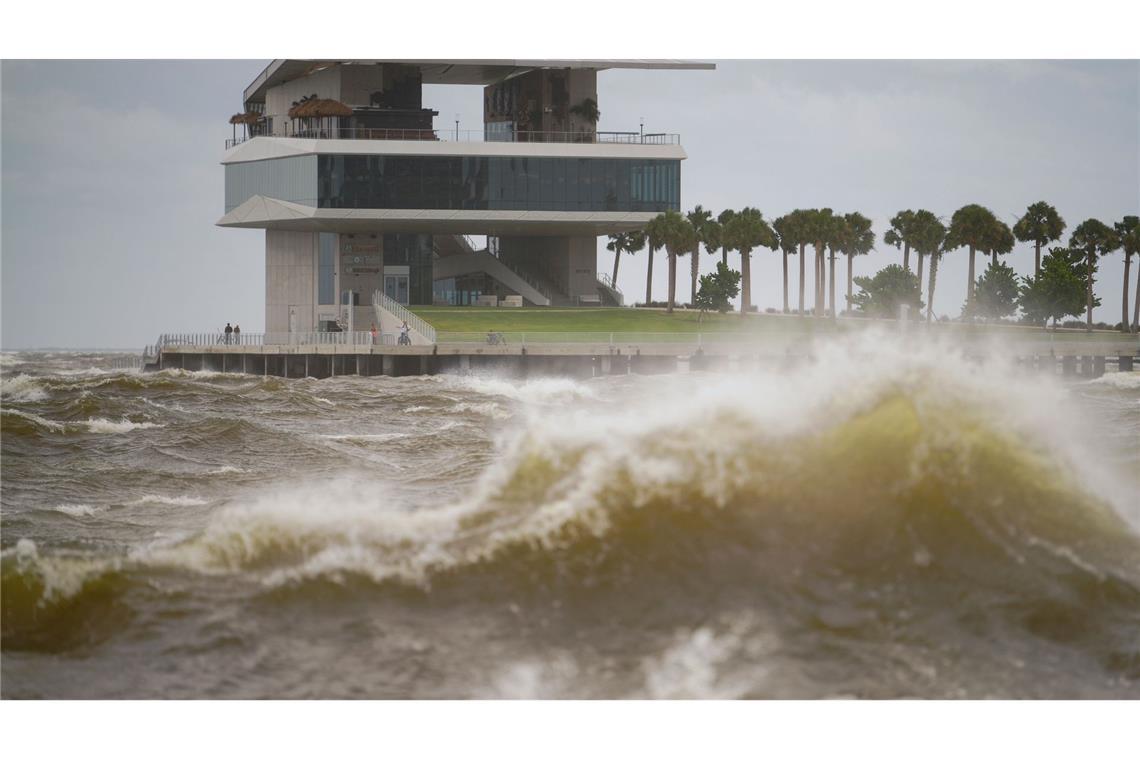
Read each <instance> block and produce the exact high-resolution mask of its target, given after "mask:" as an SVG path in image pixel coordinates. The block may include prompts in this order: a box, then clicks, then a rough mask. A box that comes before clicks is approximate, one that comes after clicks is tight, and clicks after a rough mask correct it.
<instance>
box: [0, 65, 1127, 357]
mask: <svg viewBox="0 0 1140 760" xmlns="http://www.w3.org/2000/svg"><path fill="white" fill-rule="evenodd" d="M266 63H267V61H262V60H257V61H236V62H223V61H217V62H214V61H206V62H196V61H157V62H156V61H150V62H148V61H130V62H113V61H112V62H104V61H100V62H83V61H68V62H24V61H4V62H3V64H2V68H0V88H2V104H0V105H2V115H0V142H2V156H0V160H2V168H0V173H2V187H0V192H2V209H0V211H2V219H0V225H2V239H0V252H2V256H0V258H2V260H0V267H2V268H0V279H2V298H3V304H2V320H3V325H2V337H0V345H2V346H3V347H4V348H7V349H13V348H23V347H31V346H58V347H132V348H133V347H139V346H142V345H143V344H145V343H148V342H153V341H154V339H155V338H156V337H157V335H158V334H159V333H161V332H173V331H179V330H187V331H188V330H194V331H207V330H214V329H218V328H220V327H221V326H222V325H224V324H225V323H226V322H227V321H230V322H236V323H240V324H241V326H242V328H243V330H245V331H246V332H258V331H260V330H261V329H262V327H263V320H264V243H263V236H264V233H263V232H262V231H261V230H224V229H221V228H218V227H215V226H214V222H215V221H217V219H218V218H219V217H220V216H221V215H222V212H223V208H222V204H223V170H222V167H221V165H220V164H219V160H220V159H221V155H222V151H223V147H224V146H223V143H224V140H225V138H227V137H229V136H230V130H231V127H230V126H229V124H228V119H229V116H230V114H232V113H235V112H236V111H238V110H240V108H241V92H242V89H243V88H244V87H245V86H246V84H248V83H249V82H250V81H251V80H252V79H253V77H254V76H256V75H257V73H258V72H260V71H261V69H262V68H263V67H264V66H265V64H266ZM598 85H599V86H598V89H599V96H598V100H599V108H600V110H601V113H602V117H601V121H600V122H599V129H603V130H616V131H635V130H637V128H638V122H639V119H640V118H642V117H643V118H644V120H645V129H646V131H647V132H679V133H680V134H681V141H682V145H683V147H684V148H685V151H686V152H687V153H688V156H689V158H688V160H687V161H685V162H684V164H683V165H682V175H681V176H682V186H681V199H682V206H683V207H684V209H686V210H687V209H689V208H691V207H692V206H693V205H695V204H698V203H699V204H701V205H703V206H704V207H705V208H708V209H712V210H713V211H714V212H719V211H720V210H721V209H723V208H726V207H731V208H740V207H742V206H754V207H756V208H759V209H760V210H761V211H763V212H764V214H765V216H766V217H767V218H769V219H773V218H775V217H777V216H779V215H781V214H783V213H786V212H787V211H790V210H791V209H794V208H797V207H821V206H828V207H831V208H833V209H835V210H836V211H839V212H847V211H860V212H862V213H864V214H866V215H867V216H869V217H870V218H871V219H872V220H873V221H874V223H875V226H874V229H875V232H876V235H877V236H878V238H879V242H878V243H877V251H876V252H875V253H873V254H872V255H871V256H868V257H863V258H861V259H857V265H856V274H857V275H858V274H870V273H872V272H874V271H875V270H877V269H879V268H881V267H883V266H885V265H886V264H888V263H891V262H895V261H899V260H900V259H901V253H899V252H897V251H896V250H895V249H894V248H890V247H887V246H885V245H884V244H883V243H882V242H881V238H882V233H883V232H884V231H885V230H886V229H887V220H888V219H889V218H890V217H891V216H892V215H893V214H894V213H895V212H897V211H898V210H900V209H904V208H916V209H917V208H927V209H930V210H931V211H933V212H935V213H936V214H938V215H940V216H942V217H944V218H945V219H947V220H948V219H949V216H950V215H951V214H952V213H953V212H954V210H955V209H956V208H958V207H960V206H962V205H964V204H966V203H981V204H983V205H985V206H988V207H989V208H991V209H992V210H993V211H994V212H995V213H996V214H997V215H998V216H999V217H1000V218H1001V219H1003V220H1004V221H1006V222H1008V223H1010V224H1012V223H1013V222H1014V221H1015V220H1016V218H1017V216H1018V215H1020V214H1021V213H1022V212H1023V211H1024V209H1025V207H1026V206H1027V205H1028V204H1030V203H1032V202H1034V201H1037V200H1047V201H1049V202H1050V203H1053V204H1054V205H1055V206H1056V207H1057V209H1058V210H1059V211H1060V212H1061V215H1062V216H1063V217H1064V218H1065V221H1066V222H1067V223H1068V224H1069V230H1068V231H1067V232H1066V239H1067V235H1068V232H1069V231H1071V230H1072V229H1073V228H1074V227H1075V226H1076V225H1077V224H1079V223H1080V222H1081V221H1082V220H1084V219H1086V218H1088V217H1097V218H1099V219H1101V220H1103V221H1105V222H1106V223H1110V224H1111V223H1112V222H1114V221H1117V220H1119V219H1120V218H1121V217H1122V216H1123V215H1125V214H1136V213H1138V211H1140V63H1137V62H1136V61H1123V62H1016V61H1009V62H986V61H967V62H947V61H937V62H892V61H818V62H799V61H743V62H740V61H730V62H722V63H719V64H718V69H717V71H714V72H708V71H689V72H658V71H606V72H602V73H601V74H599V77H598ZM425 105H427V106H429V107H432V108H435V109H436V110H438V111H439V112H440V115H439V117H438V119H437V125H438V126H440V127H454V120H455V118H456V114H457V113H458V114H459V119H460V126H461V128H471V129H477V128H479V127H480V125H481V122H482V115H481V113H482V99H481V89H480V88H478V87H428V88H425ZM604 244H605V240H604V239H601V240H600V241H599V262H598V264H599V270H601V271H610V269H612V266H613V255H612V254H610V253H609V252H607V251H605V250H604ZM966 258H967V255H966V253H965V251H962V252H958V253H952V254H949V255H948V256H946V257H945V258H944V260H943V263H942V265H941V266H940V269H939V283H938V292H937V294H936V299H935V311H936V312H937V313H939V314H950V315H954V316H956V315H957V314H958V312H959V310H960V307H961V304H962V302H963V300H964V298H965V286H966ZM1006 261H1007V262H1008V263H1010V264H1012V266H1013V267H1014V268H1015V269H1016V270H1017V271H1018V272H1019V273H1021V274H1025V273H1029V272H1031V270H1032V267H1033V251H1032V248H1031V247H1030V246H1026V245H1021V244H1019V245H1018V247H1017V248H1015V249H1014V252H1013V254H1011V255H1010V256H1008V257H1007V258H1006ZM713 262H714V259H713V257H711V256H708V255H704V254H702V260H701V265H702V268H703V270H707V269H709V268H711V267H712V266H713ZM809 264H810V261H809ZM978 264H979V271H980V268H981V267H982V266H984V262H983V260H982V257H981V256H979V259H978ZM738 265H739V264H738V260H737V261H736V262H733V266H734V267H738ZM686 266H687V262H682V264H681V267H680V269H681V270H682V271H683V272H684V271H687V270H686V269H685V267H686ZM792 266H793V271H794V270H795V269H794V268H795V264H794V260H793V264H792ZM654 270H655V275H656V276H655V278H654V280H655V281H654V296H655V298H663V297H664V295H665V290H666V269H665V267H664V266H655V267H654ZM1134 271H1135V270H1134ZM809 272H810V267H809ZM1122 273H1123V258H1122V256H1121V255H1120V254H1116V255H1114V256H1112V257H1111V258H1110V259H1108V260H1106V261H1104V263H1103V264H1102V267H1101V275H1100V283H1099V285H1098V288H1097V292H1098V294H1099V295H1100V297H1101V299H1102V302H1103V305H1102V306H1101V307H1100V308H1099V309H1097V311H1096V314H1095V316H1096V318H1097V319H1104V320H1105V321H1110V322H1115V321H1117V320H1119V318H1120V297H1121V288H1120V281H1121V277H1122ZM752 277H753V282H752V287H753V294H754V295H753V298H754V300H755V301H756V302H757V303H759V304H760V306H761V308H764V307H769V306H779V305H780V299H781V285H780V283H781V279H780V257H779V256H778V255H776V254H772V253H767V252H764V251H761V252H760V253H759V254H757V255H755V256H754V257H753V267H752ZM843 277H844V269H843V267H842V265H840V267H839V271H838V272H837V288H838V290H839V292H840V293H841V292H842V285H841V284H840V283H842V282H843ZM809 278H810V274H809ZM619 284H620V286H621V288H622V289H623V290H624V292H625V293H626V298H627V301H633V300H635V299H636V300H641V299H642V298H644V295H645V254H644V253H643V254H640V255H637V256H632V257H631V256H626V258H625V260H624V261H623V262H622V265H621V276H620V278H619ZM791 287H792V292H793V293H795V290H796V286H795V280H794V278H793V281H792V286H791ZM808 290H809V300H810V287H809V288H808ZM678 292H679V294H680V295H682V296H683V297H684V298H685V299H687V297H688V289H687V281H686V280H682V281H681V283H680V285H679V288H678ZM793 300H794V296H793ZM793 305H794V304H793Z"/></svg>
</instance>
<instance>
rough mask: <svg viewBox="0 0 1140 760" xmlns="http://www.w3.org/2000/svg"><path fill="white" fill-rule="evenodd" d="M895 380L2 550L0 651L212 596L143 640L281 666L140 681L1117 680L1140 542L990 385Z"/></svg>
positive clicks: (564, 434) (285, 491)
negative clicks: (78, 553) (416, 488)
mask: <svg viewBox="0 0 1140 760" xmlns="http://www.w3.org/2000/svg"><path fill="white" fill-rule="evenodd" d="M904 369H905V370H906V371H894V370H892V371H891V372H890V373H887V374H886V376H885V378H879V380H878V381H877V382H868V383H867V384H866V385H865V386H864V387H861V388H859V389H858V392H857V393H853V394H852V396H853V398H851V399H849V400H846V401H843V402H842V403H838V402H837V403H833V404H827V403H823V404H821V403H813V402H811V401H810V400H808V401H802V402H800V408H798V409H789V410H786V411H785V410H783V409H782V408H781V407H782V406H790V405H793V403H794V402H793V400H792V399H791V398H787V399H783V400H781V399H780V398H779V397H778V396H779V392H780V390H779V388H777V387H775V386H771V385H765V384H764V383H760V382H757V383H755V384H750V383H748V382H737V381H732V382H729V381H723V382H722V381H721V380H718V379H716V378H710V379H708V380H707V381H706V382H707V383H709V384H712V385H713V386H714V388H713V390H712V391H711V392H708V393H705V394H704V395H703V396H701V397H700V398H697V395H699V394H695V393H693V392H692V391H691V389H688V388H687V386H682V390H684V391H685V392H686V394H688V400H689V402H690V405H691V407H692V408H691V409H688V410H685V411H680V412H677V413H662V414H661V415H660V416H658V417H647V416H645V415H640V414H639V412H640V411H641V409H640V408H636V405H634V406H635V408H633V409H624V408H617V407H615V406H603V407H601V408H595V407H593V406H589V405H585V406H584V407H583V408H582V409H580V410H578V411H577V412H574V411H570V412H565V411H561V410H555V409H545V410H538V411H535V410H533V409H532V410H531V411H529V412H526V411H525V409H522V410H518V411H517V413H518V415H519V416H518V417H514V418H511V419H508V420H507V421H504V420H503V419H500V418H499V417H496V416H494V415H488V419H490V420H492V422H490V423H488V424H493V425H501V426H503V427H504V428H507V429H508V432H506V433H505V434H504V435H503V436H501V437H500V438H499V444H498V446H497V447H496V449H495V453H494V455H493V456H492V458H491V463H490V464H489V465H488V466H487V468H486V469H485V470H484V471H483V472H482V474H481V475H480V476H479V477H478V478H477V479H476V480H475V481H474V482H473V483H471V485H470V487H469V488H468V490H467V493H466V496H465V497H464V498H462V499H460V500H458V502H456V501H453V500H451V499H440V500H439V501H437V502H434V503H433V501H432V499H431V497H430V492H429V494H428V495H427V496H425V497H424V498H423V499H422V500H421V503H419V504H418V505H416V506H415V507H411V506H409V505H406V504H403V503H401V501H402V500H401V499H392V498H390V497H389V496H386V495H384V494H380V495H376V492H375V491H368V490H367V489H365V491H364V494H363V495H362V494H361V493H360V492H359V489H354V488H352V487H339V486H332V485H328V484H321V485H318V486H313V487H309V486H303V487H286V488H281V489H276V490H270V491H269V492H267V493H265V494H262V495H259V496H256V497H247V498H244V499H241V500H237V501H234V502H231V503H228V504H225V505H223V506H221V507H219V508H217V509H212V510H210V511H209V513H208V514H207V515H206V517H205V520H204V522H202V523H201V525H200V526H198V527H196V528H194V529H192V530H190V531H189V535H187V536H186V537H185V538H181V539H178V540H170V541H164V542H161V543H160V544H158V545H154V546H149V547H146V548H144V549H141V550H136V551H132V552H127V553H125V554H122V553H120V554H111V555H103V556H102V558H101V559H99V560H98V561H97V562H94V563H92V562H91V561H90V558H77V557H70V558H68V557H64V556H57V555H50V556H49V555H47V554H45V553H43V552H40V553H36V552H35V550H34V547H28V546H27V545H25V546H24V548H23V550H22V553H21V551H19V550H18V547H17V548H16V549H9V550H6V553H5V557H4V560H3V611H4V631H3V642H4V649H5V650H6V652H27V653H39V652H60V651H83V652H87V653H90V652H92V651H99V649H100V647H106V646H108V644H107V642H114V641H121V640H123V638H124V637H128V636H130V635H131V634H132V632H135V631H138V630H148V626H155V627H161V626H166V625H168V623H166V622H165V621H166V620H167V619H168V618H169V619H174V618H179V619H184V618H188V617H192V616H191V614H190V613H189V612H187V610H186V607H187V606H189V607H193V608H199V607H207V606H210V605H213V607H214V608H215V609H216V610H219V611H218V612H216V613H214V615H212V616H211V617H210V620H209V621H208V622H201V623H200V624H197V625H196V627H195V628H194V631H195V632H194V634H193V635H192V636H191V635H189V634H186V637H187V638H189V639H190V640H189V641H187V642H181V641H179V642H176V643H174V644H171V643H170V641H169V639H170V638H172V637H171V636H166V637H164V638H163V642H164V646H166V647H167V648H166V649H164V650H162V651H163V652H165V653H166V655H165V656H167V657H170V658H179V657H182V656H184V655H186V654H187V653H193V654H194V655H195V656H198V657H199V658H200V657H201V656H202V653H203V652H207V653H209V655H208V656H209V657H210V658H213V659H212V660H211V661H213V660H216V662H217V663H218V667H217V670H218V673H221V672H222V671H224V670H226V669H233V668H234V667H235V663H246V662H248V661H249V658H250V657H253V654H252V653H254V652H258V651H262V650H266V649H268V650H270V651H271V652H274V653H275V658H276V660H281V659H282V657H283V656H284V655H283V654H282V653H283V652H288V653H289V655H290V656H289V657H287V658H286V659H287V661H288V662H289V663H291V665H292V666H293V667H294V668H295V669H297V672H296V673H294V674H291V675H288V676H286V675H282V674H280V673H276V675H275V676H274V677H275V678H278V679H279V680H277V681H273V682H274V683H275V684H276V685H275V686H273V687H272V688H271V689H269V690H268V691H266V690H264V688H265V687H262V690H258V687H257V686H254V685H251V684H258V683H263V682H264V680H262V681H259V680H258V679H266V678H269V676H268V675H266V673H265V672H263V669H264V668H268V667H270V665H269V664H267V663H271V662H274V661H275V660H274V658H272V657H271V658H270V659H269V660H268V661H266V662H262V661H261V660H258V663H260V664H258V665H256V666H250V667H252V668H253V670H251V671H249V676H250V679H251V680H250V681H249V683H246V682H240V683H235V682H230V681H227V680H226V676H223V675H220V674H218V673H216V674H215V675H214V680H212V681H209V684H210V687H209V688H218V689H219V691H217V692H210V691H209V688H204V687H203V688H202V690H201V691H193V690H190V691H189V692H179V691H178V689H177V688H173V691H171V690H170V688H171V687H169V686H168V687H165V688H166V690H165V691H161V693H164V694H180V693H183V694H185V693H189V694H191V695H194V694H199V695H201V694H204V693H218V694H223V693H224V694H228V695H246V696H248V695H260V696H266V695H276V696H333V695H338V696H353V695H357V696H404V697H407V696H437V697H438V696H553V697H560V696H585V697H595V696H610V697H614V696H652V697H670V696H715V697H821V696H863V697H899V696H941V697H955V696H970V697H978V696H1030V697H1032V696H1062V697H1064V696H1069V697H1081V696H1106V695H1108V696H1140V687H1138V683H1140V642H1138V640H1137V637H1136V635H1135V632H1136V631H1137V630H1140V538H1138V537H1137V534H1136V532H1135V530H1134V529H1133V528H1132V527H1131V526H1130V525H1129V524H1128V523H1127V522H1126V521H1125V519H1123V518H1122V517H1121V516H1120V504H1118V503H1117V501H1118V500H1117V497H1116V496H1114V492H1113V491H1112V489H1108V488H1103V487H1101V485H1103V484H1098V483H1097V482H1094V481H1095V474H1094V473H1093V472H1092V471H1090V470H1089V469H1088V467H1086V465H1085V464H1084V463H1082V462H1081V461H1078V460H1076V459H1074V458H1073V457H1072V456H1070V454H1071V453H1072V451H1071V449H1070V448H1067V447H1066V446H1064V445H1061V443H1059V442H1058V441H1057V440H1054V438H1053V437H1051V433H1049V432H1048V430H1047V429H1046V428H1044V427H1041V426H1039V425H1036V423H1035V422H1034V421H1033V420H1027V419H1026V418H1025V415H1024V414H1023V412H1022V410H1021V409H1017V408H1006V409H1005V412H1008V413H1009V415H1011V417H1012V418H1013V419H1014V420H1015V421H1016V420H1020V421H1021V422H1025V424H1010V423H1009V419H1007V418H1002V417H1000V415H999V413H998V412H999V410H1000V409H1001V408H1002V407H1003V406H1004V407H1016V403H1015V402H1014V400H1013V397H1012V396H1011V395H1010V394H1009V393H1008V392H1007V391H1006V390H994V391H993V392H992V394H991V396H992V397H991V398H986V397H985V395H986V394H987V393H989V391H986V390H985V388H986V387H988V385H987V384H990V383H993V379H992V378H982V380H981V381H980V382H979V384H978V385H977V386H974V385H970V384H969V383H966V384H965V385H962V382H961V381H960V379H955V378H947V377H945V376H944V375H943V374H942V373H939V372H935V371H932V370H931V369H930V368H929V367H925V366H919V367H910V368H904ZM808 380H810V378H809V379H805V380H803V381H800V382H791V383H790V384H789V386H786V387H793V388H803V389H804V392H805V393H811V392H813V391H815V390H818V389H813V388H812V387H810V385H811V384H810V382H808ZM630 382H640V381H630ZM317 387H318V388H319V387H321V386H317ZM781 387H785V386H781ZM296 388H297V386H292V390H296ZM564 390H565V389H560V390H559V393H562V392H563V391H564ZM610 390H612V392H613V393H615V394H618V395H620V394H626V393H628V392H629V390H630V389H628V388H622V387H614V388H612V389H610ZM632 390H633V391H634V392H635V393H636V394H642V393H644V389H643V388H641V386H635V387H634V388H633V389H632ZM659 390H660V392H661V393H662V394H663V395H665V396H669V395H670V394H671V393H672V391H669V390H668V389H659ZM320 392H321V393H322V394H325V395H329V394H326V392H325V391H324V390H321V391H320ZM503 392H505V391H502V390H501V389H498V388H496V389H494V391H493V392H491V393H489V392H488V391H487V389H486V388H485V387H480V388H478V389H477V395H472V394H471V393H469V392H467V391H461V390H458V389H456V388H453V387H450V386H448V387H446V388H437V389H435V390H432V389H427V390H425V389H423V388H417V389H416V391H415V393H416V394H417V395H415V400H416V404H419V403H423V404H432V403H438V399H437V398H436V397H437V396H438V395H439V394H440V393H443V394H444V395H448V402H447V403H448V408H449V409H450V410H452V412H451V413H454V410H455V409H457V408H459V407H460V406H461V405H464V404H466V405H467V407H468V408H474V407H476V406H479V405H483V404H491V403H496V404H503V401H502V398H501V396H500V395H498V394H501V393H503ZM748 392H755V393H758V394H763V393H770V394H772V395H774V396H776V398H775V399H774V400H773V399H769V400H768V401H765V400H763V399H752V400H749V399H748V398H747V397H746V396H744V395H742V394H745V393H748ZM1021 392H1022V393H1024V391H1021ZM589 393H590V394H597V393H598V392H597V391H596V390H595V391H590V392H589ZM409 395H411V394H409ZM588 395H589V394H588ZM601 395H603V396H604V395H605V394H604V393H602V394H601ZM559 398H560V399H561V397H559ZM674 400H676V397H674ZM583 403H585V402H583ZM504 406H507V405H505V404H504ZM408 408H418V407H414V406H412V405H409V407H408ZM507 408H510V407H509V406H507ZM484 411H485V410H484ZM417 413H419V412H417ZM481 413H482V412H481ZM164 424H166V425H167V426H168V427H166V428H164V429H163V430H162V431H161V433H157V432H156V433H155V434H156V435H157V434H161V435H164V436H165V435H170V434H171V432H172V431H171V429H170V428H171V427H173V426H174V423H172V422H170V421H169V420H166V421H164ZM511 428H513V430H511ZM142 432H143V434H150V433H151V432H152V431H142ZM245 434H246V435H253V434H254V433H253V432H252V431H250V430H247V431H245ZM375 435H376V437H377V438H379V437H380V435H381V434H375ZM384 435H388V434H384ZM393 435H394V434H393ZM394 440H396V439H384V444H383V445H385V446H391V445H393V443H392V441H394ZM336 443H337V445H338V446H339V445H342V444H343V443H344V442H343V441H340V440H337V441H336ZM357 443H359V444H360V445H366V442H365V443H361V442H359V441H358V442H357ZM417 445H419V446H422V447H424V448H423V449H422V450H423V451H428V450H429V449H428V448H427V447H428V444H427V443H420V444H417ZM441 445H447V444H446V442H444V443H442V444H441ZM338 450H339V449H338ZM381 450H383V449H381ZM1125 498H1127V497H1125ZM85 563H86V564H85ZM186 600H191V601H186ZM220 610H230V613H227V614H228V615H229V616H227V615H226V614H223V613H222V612H220ZM77 631H78V632H86V633H85V634H83V635H77V633H76V632H77ZM173 638H177V637H173ZM334 650H335V651H336V652H337V654H336V658H334V659H329V658H330V657H332V655H331V654H329V653H330V652H332V651H334ZM255 659H256V658H255ZM303 661H313V662H319V663H321V665H322V667H324V668H326V669H327V670H326V671H325V672H323V673H321V674H317V673H315V672H313V671H312V670H306V669H305V667H304V666H302V665H299V664H298V663H301V662H303ZM334 661H335V662H337V663H340V664H338V665H333V664H332V663H333V662H334ZM241 667H245V666H244V665H243V666H241ZM239 669H240V668H239ZM183 674H185V673H184V671H183ZM255 676H256V678H255ZM306 678H307V679H308V680H307V681H306ZM270 680H272V679H270ZM219 683H222V684H229V685H228V686H226V687H225V688H223V687H219V686H218V684H219ZM318 684H319V685H320V686H318ZM179 685H180V686H181V687H184V688H187V689H189V688H190V687H189V686H188V685H187V684H186V682H179ZM154 688H159V687H154ZM143 691H144V693H149V692H146V690H145V689H144V690H143ZM127 693H132V692H131V690H130V689H129V688H127V689H126V691H125V692H124V694H127Z"/></svg>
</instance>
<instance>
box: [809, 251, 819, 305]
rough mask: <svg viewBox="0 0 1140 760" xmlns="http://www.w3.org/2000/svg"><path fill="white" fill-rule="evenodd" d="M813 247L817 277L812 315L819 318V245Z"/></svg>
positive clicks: (814, 269) (813, 268) (813, 267)
mask: <svg viewBox="0 0 1140 760" xmlns="http://www.w3.org/2000/svg"><path fill="white" fill-rule="evenodd" d="M812 247H813V248H815V256H814V258H813V259H812V261H813V265H812V270H813V273H814V275H815V279H814V285H815V292H814V293H813V294H812V301H813V303H812V309H811V313H812V315H813V316H816V317H818V316H819V276H820V275H819V243H816V244H815V245H814V246H812Z"/></svg>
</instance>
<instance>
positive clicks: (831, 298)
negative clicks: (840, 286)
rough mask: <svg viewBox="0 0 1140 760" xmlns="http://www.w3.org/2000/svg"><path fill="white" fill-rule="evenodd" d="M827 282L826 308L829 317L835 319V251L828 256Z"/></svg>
mask: <svg viewBox="0 0 1140 760" xmlns="http://www.w3.org/2000/svg"><path fill="white" fill-rule="evenodd" d="M827 282H828V285H827V303H828V309H829V310H830V311H831V318H832V319H835V251H832V252H831V253H830V254H829V256H828V265H827Z"/></svg>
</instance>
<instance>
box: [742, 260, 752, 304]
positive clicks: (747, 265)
mask: <svg viewBox="0 0 1140 760" xmlns="http://www.w3.org/2000/svg"><path fill="white" fill-rule="evenodd" d="M740 274H741V280H742V282H741V284H740V315H741V316H744V315H745V314H747V313H748V307H749V306H751V305H752V252H751V251H741V252H740Z"/></svg>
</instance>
